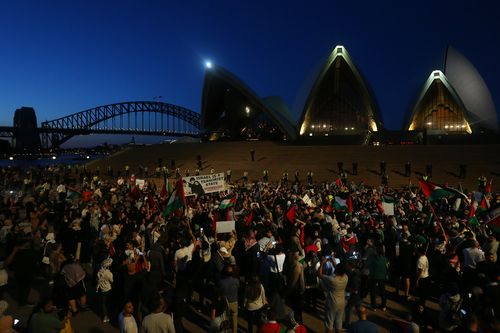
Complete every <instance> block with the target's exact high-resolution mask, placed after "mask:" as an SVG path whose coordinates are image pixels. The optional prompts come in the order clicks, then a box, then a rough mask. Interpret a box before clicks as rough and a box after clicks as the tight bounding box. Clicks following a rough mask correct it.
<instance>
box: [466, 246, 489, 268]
mask: <svg viewBox="0 0 500 333" xmlns="http://www.w3.org/2000/svg"><path fill="white" fill-rule="evenodd" d="M462 253H463V254H464V267H468V268H473V269H475V268H476V265H477V263H479V262H481V261H484V252H483V250H481V249H478V248H476V247H468V248H466V249H464V250H463V251H462Z"/></svg>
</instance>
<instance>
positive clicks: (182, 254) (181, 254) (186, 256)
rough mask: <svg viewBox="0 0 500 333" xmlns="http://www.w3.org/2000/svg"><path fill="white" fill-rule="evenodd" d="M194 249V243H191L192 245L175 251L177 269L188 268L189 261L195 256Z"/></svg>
mask: <svg viewBox="0 0 500 333" xmlns="http://www.w3.org/2000/svg"><path fill="white" fill-rule="evenodd" d="M193 249H194V244H192V243H191V245H189V246H185V247H183V248H180V249H178V250H177V251H175V256H174V261H175V268H176V270H177V271H184V270H186V267H187V263H188V262H190V261H191V259H192V258H193Z"/></svg>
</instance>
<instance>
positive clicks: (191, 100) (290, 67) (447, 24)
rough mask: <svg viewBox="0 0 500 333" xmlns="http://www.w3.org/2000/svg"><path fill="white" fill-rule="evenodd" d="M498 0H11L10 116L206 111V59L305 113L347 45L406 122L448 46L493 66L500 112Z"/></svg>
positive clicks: (0, 76) (391, 117)
mask: <svg viewBox="0 0 500 333" xmlns="http://www.w3.org/2000/svg"><path fill="white" fill-rule="evenodd" d="M495 4H496V1H476V2H473V1H462V0H459V1H452V0H449V1H326V0H325V1H304V0H301V1H269V0H268V1H260V0H259V1H238V0H236V1H235V0H232V1H217V0H214V1H206V0H205V1H161V0H146V1H139V0H136V1H132V0H71V1H68V0H46V1H40V0H16V1H0V124H1V125H11V124H12V118H13V114H14V110H15V109H16V108H18V107H20V106H32V107H34V108H35V110H36V112H37V115H38V121H39V122H41V121H44V120H50V119H54V118H57V117H60V116H64V115H68V114H71V113H74V112H77V111H81V110H84V109H87V108H91V107H94V106H98V105H103V104H110V103H114V102H123V101H133V100H152V99H153V97H154V96H158V95H162V96H163V99H162V101H164V102H169V103H173V104H178V105H181V106H184V107H187V108H190V109H192V110H194V111H197V112H200V104H201V89H202V84H203V73H204V67H203V66H204V62H205V60H210V61H212V62H213V63H216V64H218V65H221V66H223V67H225V68H226V69H228V70H229V71H231V72H233V73H234V74H235V75H237V76H238V77H240V78H241V79H242V80H243V81H245V82H246V83H247V84H248V85H249V86H250V87H251V88H253V89H254V90H255V91H256V92H257V93H258V94H259V95H260V96H268V95H280V96H282V97H283V98H284V100H285V101H286V103H287V104H288V105H289V107H290V108H291V109H292V111H293V115H294V117H295V118H298V117H299V114H300V108H301V105H298V104H299V103H298V98H297V96H298V95H300V91H301V90H303V87H304V82H305V81H306V80H307V79H308V77H310V76H311V75H312V74H313V73H314V72H315V70H316V69H317V68H318V66H319V65H320V64H321V61H322V60H324V59H325V58H326V57H327V56H328V54H329V52H330V51H331V50H332V49H333V47H334V46H335V45H337V44H342V45H344V46H345V47H346V48H347V50H348V51H349V53H350V54H351V56H352V58H353V59H354V62H355V64H356V65H357V66H358V68H359V70H360V71H361V72H362V73H363V74H364V76H365V78H366V79H367V81H368V82H369V84H370V85H371V86H372V88H373V91H374V93H375V97H376V99H377V100H378V103H379V106H380V109H381V112H382V117H383V121H384V123H385V126H386V127H387V128H389V129H399V128H400V127H401V123H402V121H403V115H404V113H405V112H406V111H407V109H408V108H409V106H410V105H411V104H412V103H413V102H414V101H415V98H416V95H417V93H418V90H419V88H420V87H421V86H422V85H423V83H424V81H425V80H426V78H427V76H428V75H429V74H430V72H431V71H432V70H433V69H435V68H438V67H440V66H442V60H443V54H444V50H445V48H446V46H447V45H448V44H451V45H453V46H454V47H455V48H456V49H458V50H459V51H460V52H462V53H463V54H464V55H465V56H466V57H467V58H468V59H469V60H470V61H471V62H472V63H473V64H474V65H475V66H476V68H477V69H478V70H479V72H480V73H481V74H482V76H483V78H484V80H485V81H486V84H487V85H488V86H489V88H490V91H491V94H492V96H493V100H494V102H495V105H496V107H497V110H498V109H499V108H500V75H499V73H500V65H499V59H500V10H499V9H500V8H499V5H498V4H497V5H496V6H495Z"/></svg>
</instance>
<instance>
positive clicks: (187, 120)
mask: <svg viewBox="0 0 500 333" xmlns="http://www.w3.org/2000/svg"><path fill="white" fill-rule="evenodd" d="M29 109H30V110H31V113H32V114H33V116H31V117H29V116H28V117H26V116H23V115H19V116H18V114H17V113H18V112H19V110H20V109H18V110H17V111H16V115H15V117H14V126H0V137H11V138H13V142H15V143H18V144H17V148H20V147H21V146H22V144H20V142H25V141H26V140H29V139H28V138H29V137H31V138H35V141H36V140H37V138H40V141H39V142H41V146H42V147H44V148H58V147H59V146H60V145H62V144H63V143H64V142H66V141H68V140H69V139H71V138H72V137H74V136H77V135H88V134H131V135H151V136H169V137H176V136H177V137H178V136H191V137H198V136H199V134H200V127H201V117H200V114H199V113H197V112H194V111H191V110H189V109H186V108H184V107H181V106H177V105H173V104H168V103H163V102H158V101H153V102H151V101H149V102H148V101H136V102H123V103H115V104H109V105H102V106H98V107H95V108H92V109H88V110H84V111H80V112H77V113H73V114H70V115H67V116H65V117H61V118H57V119H54V120H49V121H44V122H42V123H41V124H40V126H38V125H37V124H36V116H35V115H34V110H33V109H32V108H29ZM28 113H29V112H28ZM29 118H33V119H35V120H34V121H33V120H32V119H31V120H30V119H29ZM25 146H26V144H25ZM13 148H16V147H13Z"/></svg>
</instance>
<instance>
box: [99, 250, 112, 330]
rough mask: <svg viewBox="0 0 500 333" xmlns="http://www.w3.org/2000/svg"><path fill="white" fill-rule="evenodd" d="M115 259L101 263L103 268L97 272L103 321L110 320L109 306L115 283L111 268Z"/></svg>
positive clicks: (108, 259)
mask: <svg viewBox="0 0 500 333" xmlns="http://www.w3.org/2000/svg"><path fill="white" fill-rule="evenodd" d="M112 263H113V259H111V258H107V259H105V260H104V261H103V262H102V264H101V269H100V270H99V272H98V273H97V288H96V289H97V292H98V294H99V295H100V299H101V302H100V303H101V306H102V310H101V315H102V320H103V322H105V323H107V322H109V316H108V308H109V302H110V295H111V287H112V284H113V273H112V272H111V270H110V269H109V268H110V267H111V264H112Z"/></svg>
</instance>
